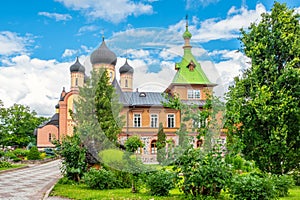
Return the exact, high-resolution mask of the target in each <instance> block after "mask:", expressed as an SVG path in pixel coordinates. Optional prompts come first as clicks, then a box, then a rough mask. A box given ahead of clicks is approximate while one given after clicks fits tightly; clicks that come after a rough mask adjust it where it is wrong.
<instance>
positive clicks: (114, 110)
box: [72, 70, 123, 162]
mask: <svg viewBox="0 0 300 200" xmlns="http://www.w3.org/2000/svg"><path fill="white" fill-rule="evenodd" d="M102 95H104V96H102ZM110 98H111V99H110ZM102 103H103V105H100V104H102ZM74 105H75V107H76V112H74V113H72V116H73V118H74V121H76V127H75V130H76V132H77V133H78V134H79V136H80V139H81V141H82V143H83V144H84V146H85V147H86V148H87V150H88V152H89V153H91V154H92V155H93V156H94V157H95V158H96V159H97V160H98V161H99V162H101V160H100V159H101V158H99V157H98V153H99V152H100V151H102V150H105V149H110V148H114V147H115V146H116V138H117V134H119V133H120V132H121V131H120V130H121V129H120V128H121V127H123V124H122V119H123V118H122V117H120V116H118V115H119V112H120V104H119V103H118V101H117V97H116V95H115V91H114V88H113V86H111V85H110V84H109V82H108V79H107V77H106V71H103V70H100V71H95V70H93V71H92V72H91V78H89V79H87V80H86V83H85V84H84V86H83V87H82V88H80V89H79V98H78V99H76V100H75V101H74ZM99 109H101V110H99ZM117 145H118V144H117Z"/></svg>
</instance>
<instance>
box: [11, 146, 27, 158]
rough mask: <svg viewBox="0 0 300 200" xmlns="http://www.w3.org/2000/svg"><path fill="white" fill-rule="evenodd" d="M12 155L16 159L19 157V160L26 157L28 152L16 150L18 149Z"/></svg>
mask: <svg viewBox="0 0 300 200" xmlns="http://www.w3.org/2000/svg"><path fill="white" fill-rule="evenodd" d="M13 153H14V154H15V155H16V156H17V157H19V158H21V159H24V158H25V157H26V156H27V155H28V153H29V151H28V150H26V149H20V148H18V149H15V150H13Z"/></svg>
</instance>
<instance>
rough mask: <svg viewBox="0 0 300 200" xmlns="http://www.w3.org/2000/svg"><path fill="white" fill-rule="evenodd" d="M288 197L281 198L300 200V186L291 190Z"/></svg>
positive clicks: (283, 199)
mask: <svg viewBox="0 0 300 200" xmlns="http://www.w3.org/2000/svg"><path fill="white" fill-rule="evenodd" d="M289 192H290V194H289V196H288V197H284V198H280V200H299V199H300V186H296V187H294V188H293V189H290V190H289Z"/></svg>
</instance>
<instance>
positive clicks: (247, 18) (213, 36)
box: [173, 3, 266, 42]
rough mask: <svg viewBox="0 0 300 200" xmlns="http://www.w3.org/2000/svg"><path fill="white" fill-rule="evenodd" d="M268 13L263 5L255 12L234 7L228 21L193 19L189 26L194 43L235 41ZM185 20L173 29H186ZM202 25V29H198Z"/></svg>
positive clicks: (258, 5)
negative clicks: (243, 31) (244, 29)
mask: <svg viewBox="0 0 300 200" xmlns="http://www.w3.org/2000/svg"><path fill="white" fill-rule="evenodd" d="M265 12H266V8H265V7H264V5H263V4H261V3H259V4H257V5H256V8H255V10H248V9H247V8H246V7H242V8H240V9H237V8H235V7H232V8H231V9H230V10H229V11H228V12H227V13H228V15H227V17H226V19H220V18H210V19H207V20H205V21H202V22H200V21H199V20H198V19H197V18H195V17H194V18H193V20H192V23H190V24H189V30H190V32H191V33H192V34H193V38H192V39H193V41H198V42H208V41H211V40H220V39H233V38H237V37H238V36H239V34H240V29H241V28H247V27H249V25H250V24H251V23H252V22H259V21H260V20H261V14H262V13H265ZM184 23H185V21H184V20H182V21H180V22H179V23H178V24H177V25H175V26H173V28H177V27H181V29H183V28H184V26H183V24H184ZM199 24H200V28H198V26H199Z"/></svg>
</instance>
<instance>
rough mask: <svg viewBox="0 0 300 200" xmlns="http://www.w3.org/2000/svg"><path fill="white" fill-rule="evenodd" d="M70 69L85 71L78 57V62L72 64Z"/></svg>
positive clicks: (72, 70)
mask: <svg viewBox="0 0 300 200" xmlns="http://www.w3.org/2000/svg"><path fill="white" fill-rule="evenodd" d="M70 71H71V72H81V73H84V72H85V68H84V66H83V65H82V64H80V62H79V60H78V57H77V58H76V62H75V63H74V64H73V65H71V67H70Z"/></svg>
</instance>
